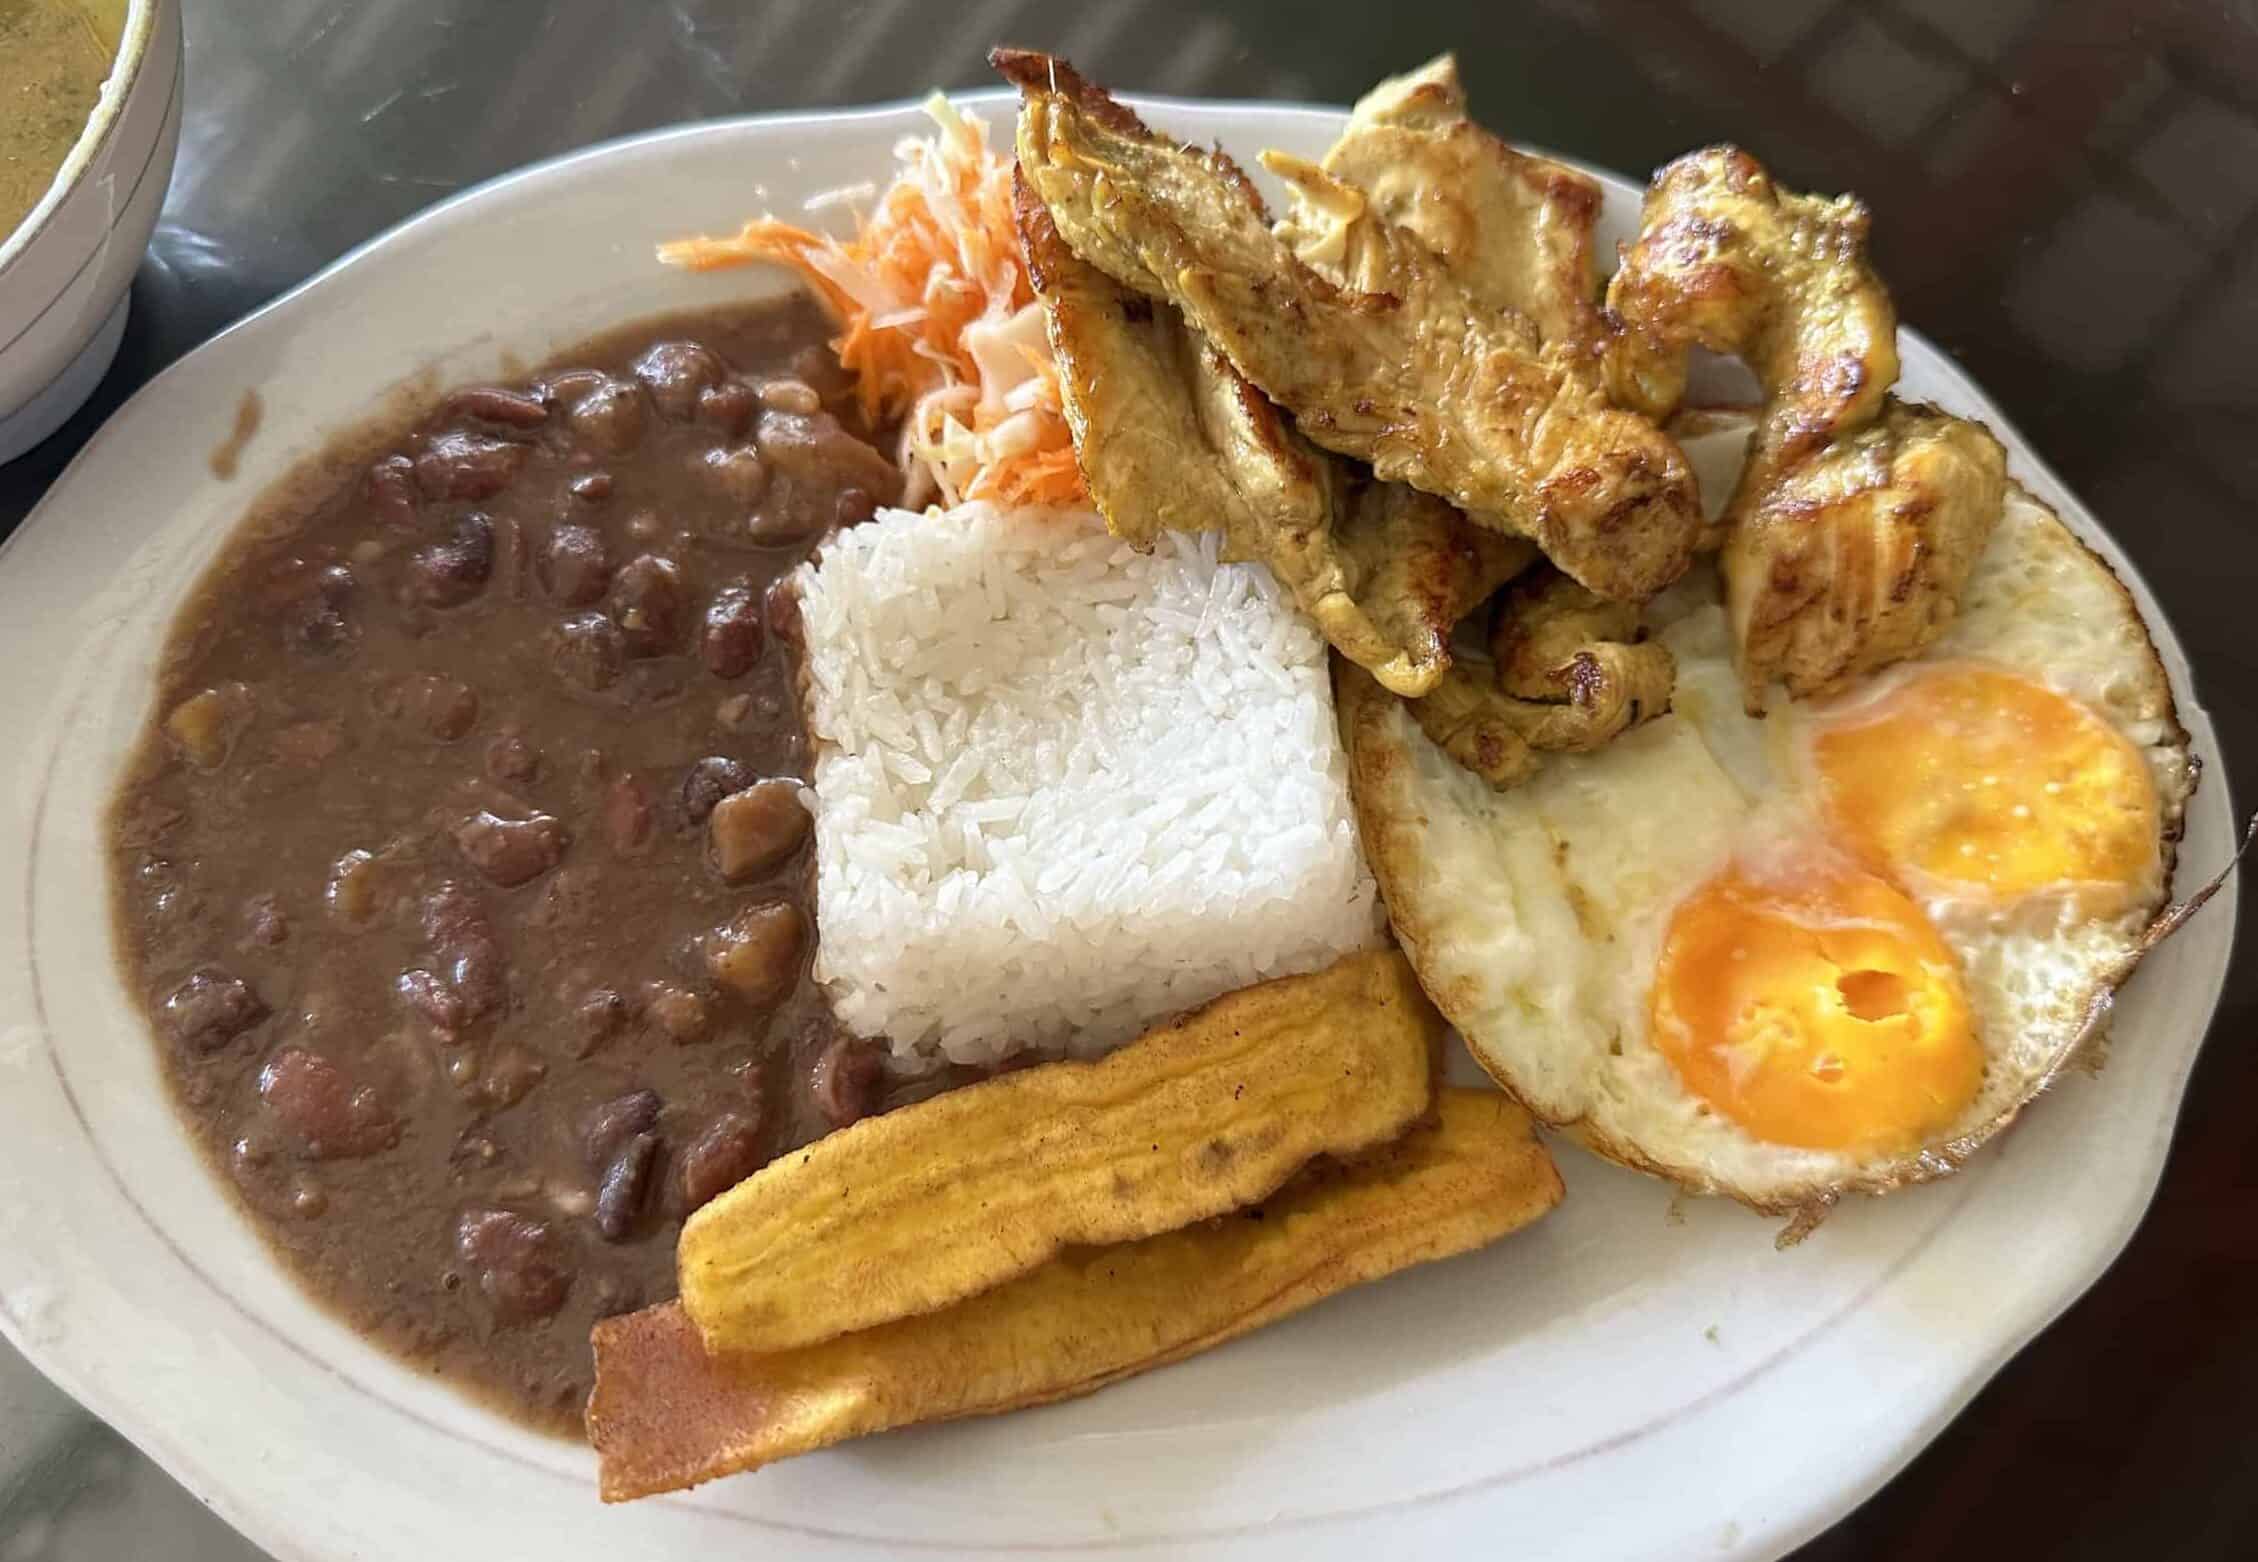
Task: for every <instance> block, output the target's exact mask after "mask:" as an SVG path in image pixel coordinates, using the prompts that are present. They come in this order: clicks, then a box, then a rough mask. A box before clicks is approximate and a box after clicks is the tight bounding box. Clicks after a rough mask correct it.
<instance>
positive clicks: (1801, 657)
mask: <svg viewBox="0 0 2258 1562" xmlns="http://www.w3.org/2000/svg"><path fill="white" fill-rule="evenodd" d="M2006 499H2007V453H2006V452H2005V451H2004V450H2003V449H2001V448H2000V444H1999V441H1998V440H1996V439H1994V438H1993V437H1992V435H1991V432H1990V431H1989V430H1988V429H1986V428H1984V427H1983V426H1982V425H1981V424H1977V423H1971V422H1969V421H1967V420H1966V419H1965V418H1956V417H1952V416H1950V415H1949V414H1946V413H1943V412H1939V411H1938V410H1937V409H1936V408H1934V407H1928V406H1921V405H1908V404H1906V403H1904V402H1900V401H1898V400H1897V399H1896V398H1895V397H1891V398H1889V400H1888V402H1887V403H1886V405H1885V407H1884V409H1883V412H1882V416H1881V418H1880V419H1879V421H1877V422H1875V423H1872V424H1870V425H1869V426H1867V427H1866V428H1864V429H1861V430H1859V431H1858V432H1857V433H1855V434H1852V435H1850V436H1848V437H1847V438H1844V439H1842V440H1840V441H1838V442H1837V443H1835V444H1834V445H1832V446H1830V447H1828V448H1827V449H1826V450H1825V451H1823V452H1822V453H1820V454H1819V455H1817V456H1814V457H1812V458H1811V459H1810V460H1808V461H1806V462H1804V463H1803V464H1802V465H1800V466H1798V467H1796V468H1795V469H1794V470H1793V471H1791V472H1789V473H1788V474H1787V475H1786V476H1785V477H1784V478H1782V479H1780V480H1778V481H1776V482H1775V483H1774V484H1773V485H1772V486H1771V487H1770V488H1769V489H1768V490H1766V491H1765V492H1764V493H1762V494H1761V495H1759V496H1758V498H1757V501H1756V505H1755V508H1754V509H1753V510H1751V511H1750V512H1749V513H1748V514H1746V515H1745V516H1743V517H1742V518H1741V520H1740V521H1739V523H1738V524H1737V525H1735V526H1734V527H1733V529H1732V531H1731V533H1730V534H1729V535H1728V537H1727V538H1726V542H1725V551H1724V554H1723V556H1722V557H1721V558H1720V560H1719V564H1720V567H1721V568H1722V569H1723V572H1724V577H1725V609H1726V613H1727V616H1728V617H1729V619H1730V621H1731V623H1732V629H1733V639H1734V642H1735V644H1736V645H1737V646H1738V647H1739V664H1740V674H1741V693H1742V698H1743V700H1744V702H1745V703H1746V705H1747V707H1748V709H1749V711H1750V713H1751V714H1761V713H1762V711H1763V709H1764V703H1765V701H1764V696H1765V690H1766V689H1767V687H1768V686H1769V685H1770V684H1771V682H1772V681H1773V680H1774V679H1777V680H1779V681H1780V682H1782V683H1784V684H1786V685H1787V689H1788V692H1789V693H1790V694H1792V695H1795V696H1797V697H1798V698H1802V697H1805V696H1809V695H1819V694H1828V693H1832V692H1834V691H1836V690H1837V689H1839V688H1841V687H1842V686H1843V685H1844V684H1846V683H1848V682H1850V681H1851V680H1852V679H1855V678H1857V677H1859V676H1861V675H1863V674H1866V673H1870V672H1873V671H1875V670H1877V669H1879V668H1882V667H1887V666H1888V665H1889V664H1890V663H1892V662H1895V661H1899V660H1901V659H1903V658H1904V657H1907V656H1911V655H1912V654H1913V653H1914V652H1916V651H1918V650H1920V649H1921V648H1922V647H1923V646H1925V645H1927V644H1928V643H1929V642H1930V641H1932V640H1934V639H1935V638H1936V637H1937V636H1938V635H1939V634H1941V633H1942V632H1943V631H1944V628H1945V626H1946V625H1947V624H1949V623H1951V622H1952V618H1953V614H1954V613H1955V612H1956V611H1957V610H1958V608H1959V603H1960V592H1961V589H1962V588H1963V587H1964V586H1965V585H1966V584H1967V581H1968V574H1969V571H1971V570H1972V569H1974V567H1975V563H1976V558H1977V556H1978V555H1979V554H1981V553H1982V552H1983V550H1984V544H1985V543H1986V542H1987V541H1988V540H1989V539H1990V537H1991V531H1992V527H1993V525H1994V524H1995V523H1996V522H1997V521H1998V519H1999V515H2000V511H2001V509H2002V507H2003V506H2004V505H2005V503H2006Z"/></svg>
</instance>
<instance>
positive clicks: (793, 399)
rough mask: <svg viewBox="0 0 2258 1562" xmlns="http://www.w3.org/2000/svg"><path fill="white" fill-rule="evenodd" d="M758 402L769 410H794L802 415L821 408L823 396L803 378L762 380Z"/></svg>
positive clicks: (818, 410) (819, 410)
mask: <svg viewBox="0 0 2258 1562" xmlns="http://www.w3.org/2000/svg"><path fill="white" fill-rule="evenodd" d="M758 394H759V396H760V404H761V405H762V406H763V407H766V408H767V409H768V410H769V411H771V412H796V413H799V414H800V415H801V416H802V417H806V416H808V415H809V414H811V413H817V412H821V411H822V410H823V398H822V397H821V396H818V395H817V394H816V393H815V387H814V386H812V385H810V384H808V383H807V382H806V381H805V380H763V381H761V382H760V386H759V389H758Z"/></svg>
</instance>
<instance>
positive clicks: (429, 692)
mask: <svg viewBox="0 0 2258 1562" xmlns="http://www.w3.org/2000/svg"><path fill="white" fill-rule="evenodd" d="M396 697H397V700H398V710H397V714H398V715H399V717H400V718H401V719H402V720H403V721H405V722H407V723H408V724H409V725H410V726H412V727H414V728H415V729H416V730H417V731H419V732H421V733H422V734H423V735H424V736H425V737H428V738H430V739H432V740H433V741H435V742H439V743H452V742H454V741H455V740H456V739H458V738H460V737H462V736H463V734H465V733H467V732H468V731H470V729H471V728H472V727H474V726H476V725H477V724H478V692H477V691H476V690H475V689H473V688H471V686H470V685H469V684H466V683H463V682H462V681H460V680H459V679H455V678H449V677H447V676H445V675H444V674H441V673H421V674H418V675H417V676H415V677H413V678H410V679H409V680H408V681H407V682H406V683H404V684H402V685H400V686H399V688H398V689H397V691H396Z"/></svg>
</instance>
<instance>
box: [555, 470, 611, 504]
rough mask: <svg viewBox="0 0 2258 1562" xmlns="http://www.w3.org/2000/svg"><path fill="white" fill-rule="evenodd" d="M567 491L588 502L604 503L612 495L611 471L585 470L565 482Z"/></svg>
mask: <svg viewBox="0 0 2258 1562" xmlns="http://www.w3.org/2000/svg"><path fill="white" fill-rule="evenodd" d="M565 492H566V493H568V494H571V495H572V496H573V497H574V498H575V499H578V500H580V501H582V502H583V503H586V504H602V503H603V502H604V501H605V500H606V499H609V498H610V497H611V496H612V475H611V473H609V472H583V473H581V474H580V475H579V476H578V477H576V478H574V479H573V480H572V481H571V482H569V483H567V484H565Z"/></svg>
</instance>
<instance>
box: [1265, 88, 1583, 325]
mask: <svg viewBox="0 0 2258 1562" xmlns="http://www.w3.org/2000/svg"><path fill="white" fill-rule="evenodd" d="M1265 161H1266V162H1268V161H1271V159H1269V158H1267V157H1266V158H1265ZM1281 161H1284V160H1281ZM1323 166H1324V171H1325V172H1326V173H1327V174H1330V175H1331V176H1332V178H1333V180H1334V181H1335V182H1336V183H1337V184H1339V185H1346V186H1348V187H1349V189H1350V190H1351V191H1352V192H1353V193H1354V194H1355V196H1356V197H1357V198H1358V199H1357V201H1356V203H1355V211H1354V212H1353V213H1343V212H1339V211H1331V212H1329V211H1326V210H1324V209H1323V208H1322V207H1321V206H1319V205H1317V204H1313V203H1312V202H1310V201H1307V200H1304V201H1301V202H1299V203H1297V205H1296V208H1295V210H1294V211H1292V212H1290V213H1288V214H1287V216H1286V217H1285V219H1283V220H1282V221H1281V222H1280V224H1279V225H1278V234H1279V236H1280V237H1281V238H1283V239H1285V240H1286V242H1287V243H1288V244H1290V245H1291V246H1292V247H1293V249H1294V253H1295V254H1297V255H1298V256H1300V257H1301V259H1302V260H1304V261H1305V262H1307V263H1308V264H1309V265H1310V266H1312V267H1313V268H1315V269H1316V270H1317V271H1319V272H1320V273H1322V274H1324V275H1325V276H1327V277H1329V278H1331V279H1332V280H1333V281H1335V282H1346V283H1347V284H1348V285H1350V286H1353V287H1358V288H1361V289H1364V290H1366V291H1382V292H1384V291H1386V290H1387V286H1388V282H1389V278H1387V277H1385V276H1382V275H1371V276H1361V277H1360V276H1352V275H1350V274H1349V272H1348V270H1347V268H1345V267H1344V266H1343V264H1342V263H1343V261H1344V260H1345V259H1346V258H1347V257H1346V254H1345V251H1346V249H1347V244H1348V236H1349V233H1350V231H1351V222H1350V221H1349V220H1344V218H1349V217H1353V216H1356V215H1362V214H1364V213H1367V212H1368V213H1369V214H1370V215H1371V216H1372V217H1373V218H1374V219H1376V220H1377V221H1379V222H1383V223H1386V224H1389V225H1390V226H1393V227H1396V228H1400V229H1403V230H1404V231H1405V232H1408V233H1410V234H1411V235H1413V236H1414V237H1416V238H1417V239H1419V240H1420V242H1421V243H1423V244H1425V245H1426V246H1427V248H1428V249H1430V250H1432V251H1433V252H1434V256H1435V259H1436V260H1437V261H1438V262H1439V263H1440V264H1441V265H1442V266H1443V267H1444V269H1445V270H1447V271H1448V272H1449V273H1450V275H1451V277H1452V278H1453V279H1454V280H1455V281H1456V282H1457V283H1458V284H1459V285H1460V286H1461V287H1463V288H1464V289H1465V290H1466V292H1467V295H1468V296H1469V297H1470V298H1472V299H1473V300H1474V301H1475V303H1477V304H1478V305H1480V306H1481V307H1482V308H1484V309H1485V310H1488V311H1491V312H1493V313H1495V312H1502V311H1506V310H1510V311H1512V312H1513V313H1515V314H1518V315H1520V316H1521V317H1522V318H1523V319H1525V320H1527V321H1528V322H1529V324H1530V325H1531V326H1532V327H1534V328H1535V330H1536V333H1537V336H1538V338H1539V339H1540V340H1541V341H1544V342H1564V343H1568V344H1570V345H1572V346H1573V347H1575V348H1576V349H1578V351H1579V352H1588V351H1590V350H1592V349H1594V348H1596V347H1597V346H1598V345H1599V344H1600V343H1601V342H1602V341H1603V340H1604V339H1605V337H1606V334H1607V332H1606V328H1605V324H1604V317H1603V316H1602V315H1601V312H1600V307H1599V295H1600V289H1599V277H1598V272H1597V270H1596V268H1595V266H1594V263H1593V258H1592V226H1593V224H1594V223H1595V222H1596V221H1597V220H1598V218H1599V208H1600V187H1599V184H1598V181H1596V180H1594V179H1592V178H1590V177H1588V176H1587V175H1584V174H1580V173H1577V172H1576V171H1575V170H1574V169H1572V168H1565V167H1562V166H1561V165H1560V164H1558V163H1554V162H1549V161H1547V160H1546V159H1544V158H1541V157H1531V156H1529V155H1527V154H1526V153H1523V152H1517V151H1515V150H1514V149H1513V148H1512V147H1510V146H1507V145H1506V144H1505V143H1504V142H1503V141H1501V140H1499V139H1498V138H1497V137H1496V136H1493V135H1491V134H1490V133H1489V132H1488V131H1487V130H1484V129H1483V128H1482V127H1481V126H1480V125H1478V124H1476V123H1475V122H1474V121H1473V119H1472V118H1470V117H1469V116H1468V114H1467V111H1466V91H1465V88H1464V87H1463V86H1461V85H1460V82H1459V78H1458V62H1457V61H1456V60H1455V59H1453V58H1452V57H1451V56H1450V55H1447V54H1445V55H1442V56H1441V57H1439V58H1437V59H1434V60H1431V61H1429V62H1428V63H1427V64H1425V65H1423V66H1421V67H1420V68H1419V69H1418V70H1416V71H1413V72H1411V73H1410V74H1409V75H1405V76H1397V77H1393V78H1391V79H1389V80H1387V81H1383V82H1382V83H1380V85H1378V86H1377V87H1374V88H1373V89H1372V90H1371V91H1370V92H1368V93H1366V94H1365V95H1364V96H1363V98H1362V99H1360V100H1359V101H1358V103H1357V105H1356V108H1355V111H1354V112H1353V113H1351V114H1350V116H1349V123H1348V128H1347V129H1346V130H1344V131H1343V132H1342V133H1341V138H1340V140H1338V141H1336V142H1334V143H1333V147H1332V150H1330V151H1328V152H1327V153H1326V154H1325V162H1324V165H1323Z"/></svg>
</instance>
